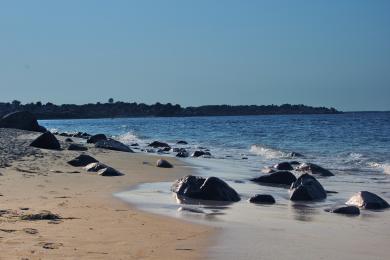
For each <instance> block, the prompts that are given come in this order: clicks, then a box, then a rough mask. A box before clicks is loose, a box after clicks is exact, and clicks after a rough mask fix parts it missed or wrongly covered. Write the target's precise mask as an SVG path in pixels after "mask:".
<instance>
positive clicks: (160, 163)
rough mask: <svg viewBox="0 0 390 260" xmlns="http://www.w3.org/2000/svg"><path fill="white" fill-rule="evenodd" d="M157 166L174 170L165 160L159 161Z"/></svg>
mask: <svg viewBox="0 0 390 260" xmlns="http://www.w3.org/2000/svg"><path fill="white" fill-rule="evenodd" d="M156 166H157V167H160V168H173V165H172V164H171V163H170V162H168V161H167V160H164V159H159V160H158V161H157V163H156Z"/></svg>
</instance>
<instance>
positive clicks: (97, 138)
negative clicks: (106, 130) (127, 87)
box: [87, 134, 107, 144]
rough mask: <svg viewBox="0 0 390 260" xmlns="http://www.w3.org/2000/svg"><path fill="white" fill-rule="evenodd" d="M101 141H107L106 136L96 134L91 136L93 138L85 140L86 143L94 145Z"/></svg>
mask: <svg viewBox="0 0 390 260" xmlns="http://www.w3.org/2000/svg"><path fill="white" fill-rule="evenodd" d="M102 140H107V136H106V135H105V134H97V135H93V136H91V137H89V138H88V140H87V143H89V144H95V143H97V142H99V141H102Z"/></svg>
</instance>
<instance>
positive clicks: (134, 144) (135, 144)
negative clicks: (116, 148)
mask: <svg viewBox="0 0 390 260" xmlns="http://www.w3.org/2000/svg"><path fill="white" fill-rule="evenodd" d="M130 146H139V144H137V143H133V144H131V145H130Z"/></svg>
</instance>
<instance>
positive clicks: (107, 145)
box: [95, 139, 134, 153]
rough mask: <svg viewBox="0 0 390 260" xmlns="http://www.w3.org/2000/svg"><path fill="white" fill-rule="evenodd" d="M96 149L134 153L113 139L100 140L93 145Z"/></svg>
mask: <svg viewBox="0 0 390 260" xmlns="http://www.w3.org/2000/svg"><path fill="white" fill-rule="evenodd" d="M95 147H96V148H103V149H108V150H114V151H120V152H128V153H134V151H133V150H131V149H130V147H128V146H127V145H125V144H123V143H121V142H118V141H116V140H114V139H107V140H101V141H98V142H97V143H95Z"/></svg>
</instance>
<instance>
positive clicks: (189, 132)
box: [40, 112, 390, 259]
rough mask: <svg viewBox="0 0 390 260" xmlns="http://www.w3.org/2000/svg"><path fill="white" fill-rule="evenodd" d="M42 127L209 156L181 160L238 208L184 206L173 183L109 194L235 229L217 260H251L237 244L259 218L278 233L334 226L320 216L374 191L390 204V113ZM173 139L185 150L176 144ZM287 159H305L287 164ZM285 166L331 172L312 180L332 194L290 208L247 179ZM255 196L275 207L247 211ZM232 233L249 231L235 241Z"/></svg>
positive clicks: (283, 198) (278, 193)
mask: <svg viewBox="0 0 390 260" xmlns="http://www.w3.org/2000/svg"><path fill="white" fill-rule="evenodd" d="M40 124H42V125H43V126H45V127H46V128H48V129H50V130H52V131H60V132H75V131H80V132H88V133H90V134H97V133H105V134H107V135H110V136H112V137H113V138H115V139H117V140H119V141H121V142H123V143H126V144H128V145H130V144H133V143H138V144H139V145H140V147H141V148H142V147H145V146H146V145H147V144H148V143H150V142H152V141H154V140H159V141H163V142H167V143H169V144H170V145H172V147H183V148H186V149H188V150H189V151H194V150H196V149H198V148H199V147H201V148H202V149H207V150H209V151H210V153H211V157H209V158H186V159H182V160H184V161H185V162H186V163H187V164H188V165H190V168H191V170H192V171H194V172H195V173H196V174H199V175H203V176H217V177H219V178H222V179H223V180H225V181H227V182H228V184H229V185H231V186H232V187H233V188H234V189H235V190H236V191H237V192H238V193H239V194H240V196H241V198H242V200H241V201H240V202H238V203H234V204H229V205H225V204H223V205H215V204H214V205H210V204H202V203H194V204H191V203H190V204H188V205H184V204H181V203H180V202H178V200H176V198H175V196H173V195H172V193H171V192H170V185H171V183H152V184H150V183H146V184H142V185H139V186H137V187H132V188H131V189H130V190H129V191H125V192H121V193H118V194H114V195H115V196H117V197H119V198H121V199H123V200H126V201H128V202H129V203H132V204H135V205H137V206H138V207H139V208H141V209H143V210H146V211H151V212H153V213H158V214H164V215H168V216H173V217H179V218H184V219H187V220H191V221H195V222H200V223H202V224H210V225H215V226H217V227H226V226H229V228H230V227H232V226H234V227H236V228H233V229H229V230H230V232H227V233H225V235H224V237H225V240H224V241H225V243H223V245H222V244H218V246H216V247H215V248H214V249H212V250H211V251H212V252H211V253H210V254H212V255H213V256H214V257H215V258H220V259H223V258H225V257H226V256H229V258H232V257H233V256H234V255H236V256H237V257H240V258H241V256H242V254H243V253H245V255H246V257H245V258H248V259H251V258H253V257H255V256H256V255H257V254H258V252H257V251H256V250H253V249H252V250H249V251H248V248H249V247H251V248H253V246H255V244H253V243H254V242H253V243H248V242H247V243H245V244H243V243H242V241H243V240H245V241H248V239H252V240H253V241H255V240H256V236H257V235H258V233H257V232H255V231H254V230H259V229H261V228H264V226H262V225H263V224H262V222H261V221H260V220H259V219H261V218H263V219H264V218H268V219H282V220H283V221H284V222H283V224H280V223H278V225H280V226H283V225H286V226H287V224H286V223H289V225H290V223H301V222H302V223H308V222H313V223H318V222H326V223H328V222H329V223H332V221H333V220H331V219H332V218H333V216H330V215H333V214H331V213H326V212H325V211H324V210H325V209H326V208H329V207H332V206H333V205H338V204H343V203H345V202H346V201H347V200H348V199H349V197H351V196H352V195H353V194H354V193H356V192H358V191H361V190H367V191H371V192H374V193H376V194H378V195H379V196H381V197H382V198H384V199H385V200H387V201H389V202H390V112H377V113H376V112H375V113H374V112H373V113H343V114H334V115H266V116H237V117H234V116H233V117H189V118H182V117H180V118H173V117H167V118H115V119H85V120H41V121H40ZM179 140H184V141H186V142H188V145H176V143H177V141H179ZM137 151H138V152H141V151H140V150H136V152H137ZM144 152H146V151H144ZM149 152H153V151H149ZM292 152H295V153H299V154H302V155H303V157H299V158H298V157H292V156H291V153H292ZM161 156H167V157H170V156H174V154H173V153H171V154H161ZM291 160H298V161H300V162H311V163H316V164H319V165H320V166H322V167H324V168H326V169H328V170H330V171H331V172H333V173H334V174H335V176H333V177H318V180H319V181H320V183H321V184H322V185H323V186H324V188H325V189H326V190H328V191H334V192H336V193H331V194H329V195H328V198H327V199H326V200H324V201H320V202H313V203H294V202H291V201H289V196H288V190H287V189H284V188H278V187H271V186H262V185H259V184H256V183H253V182H251V181H250V180H249V179H250V178H253V177H257V176H260V175H261V174H263V173H262V172H261V171H262V169H264V168H266V167H269V166H272V165H274V164H276V163H279V162H283V161H291ZM257 193H266V194H271V195H272V196H274V198H275V199H276V204H275V205H272V206H260V207H259V206H255V205H252V204H249V203H248V202H247V201H246V200H247V199H248V198H250V197H251V196H253V195H254V194H257ZM188 209H191V210H190V211H189V210H188ZM199 212H201V213H199ZM389 215H390V214H389V212H388V211H386V212H375V211H362V214H361V215H360V216H359V217H358V218H355V219H353V220H352V221H353V222H354V223H356V225H360V224H361V223H364V222H365V221H367V219H376V218H378V219H380V220H381V221H382V217H381V216H387V217H386V218H388V216H389ZM359 221H361V223H360V222H359ZM386 223H388V222H386ZM238 229H240V230H247V232H245V234H244V235H241V236H238V235H237V230H238ZM296 232H298V231H296ZM227 238H229V239H227ZM227 240H229V241H230V242H226V241H227ZM237 245H240V246H237ZM232 248H234V250H233V249H232ZM221 252H223V253H221ZM248 252H249V253H248ZM324 252H325V251H324ZM233 258H234V257H233Z"/></svg>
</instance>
